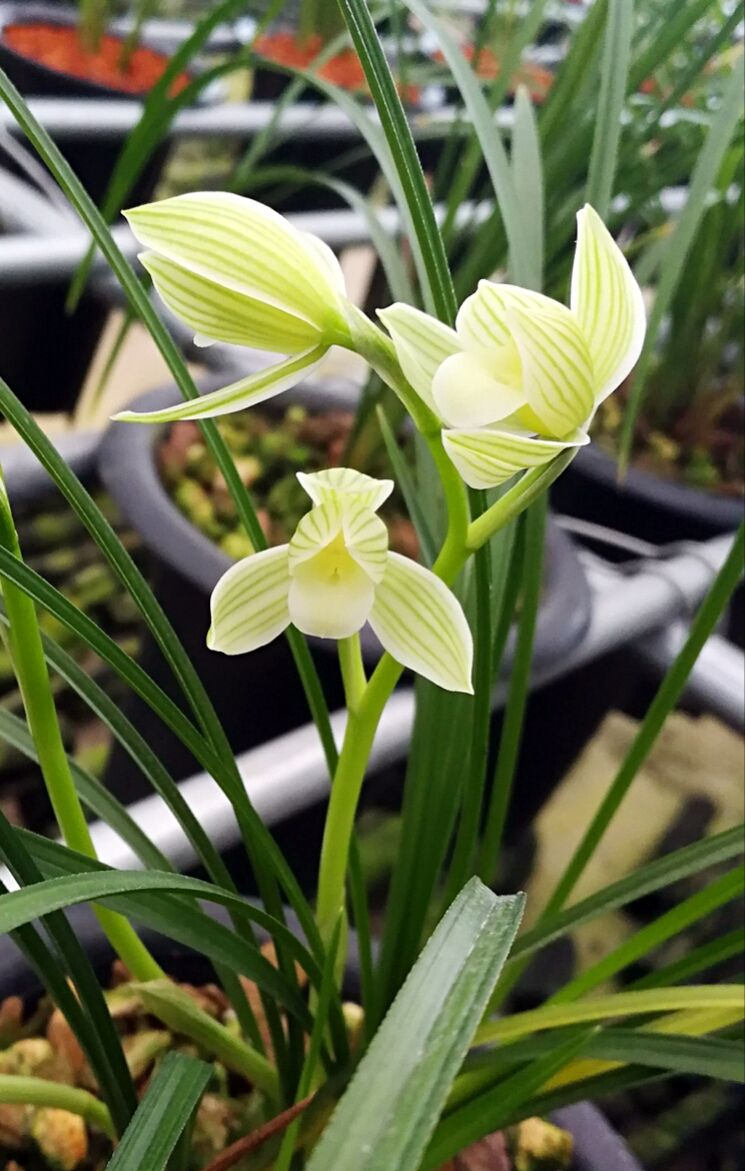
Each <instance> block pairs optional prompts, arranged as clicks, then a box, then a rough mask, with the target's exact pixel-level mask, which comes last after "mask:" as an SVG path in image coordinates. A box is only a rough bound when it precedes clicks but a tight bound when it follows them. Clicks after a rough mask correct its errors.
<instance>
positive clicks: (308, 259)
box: [125, 191, 343, 331]
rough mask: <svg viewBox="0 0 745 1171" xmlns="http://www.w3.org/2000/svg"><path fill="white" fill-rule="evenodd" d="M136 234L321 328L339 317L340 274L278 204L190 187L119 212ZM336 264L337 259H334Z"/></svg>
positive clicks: (200, 271)
mask: <svg viewBox="0 0 745 1171" xmlns="http://www.w3.org/2000/svg"><path fill="white" fill-rule="evenodd" d="M125 215H126V218H127V220H128V222H129V224H130V227H131V228H132V231H133V232H134V234H135V236H136V237H137V239H138V240H139V241H140V242H141V243H142V244H144V245H145V247H146V248H148V249H151V250H152V251H154V252H157V253H159V255H161V256H164V257H165V258H166V259H168V260H172V261H174V262H175V263H176V264H179V265H180V266H182V267H183V268H187V269H188V270H189V271H190V272H191V273H193V274H194V275H196V276H203V277H206V278H207V279H208V280H211V281H213V282H214V283H215V284H217V285H220V286H222V287H223V288H226V289H230V290H232V291H233V292H235V293H240V294H243V295H244V296H248V297H255V298H256V299H257V300H260V301H264V302H265V303H266V304H267V305H272V306H273V307H274V308H275V309H281V310H283V311H284V312H286V313H290V314H292V315H293V316H296V317H300V318H301V319H303V320H304V321H306V322H308V324H310V325H313V326H315V327H316V328H317V329H319V330H320V331H325V330H326V329H327V328H328V327H331V328H338V327H339V326H340V323H341V324H343V318H342V313H341V300H340V288H341V281H340V275H339V273H337V272H336V269H334V272H333V275H332V272H331V267H332V266H331V261H330V260H329V257H328V254H327V253H326V252H325V251H324V252H323V256H322V257H321V256H320V255H319V249H318V248H317V247H316V246H314V245H309V244H308V241H307V238H306V237H305V235H304V233H302V232H299V231H297V230H296V229H295V228H293V227H292V225H291V224H289V223H288V222H287V220H285V219H284V218H283V217H282V216H281V215H278V214H277V212H275V211H272V209H271V208H268V207H265V206H264V205H263V204H261V203H257V202H256V201H255V200H253V199H246V198H244V197H243V196H241V195H234V194H232V193H230V192H227V191H206V192H193V193H189V194H186V195H177V196H174V197H173V198H172V199H163V200H161V201H160V202H158V203H151V204H145V205H143V206H142V207H136V208H133V209H132V210H131V211H128V212H126V213H125ZM336 267H337V268H338V265H337V266H336Z"/></svg>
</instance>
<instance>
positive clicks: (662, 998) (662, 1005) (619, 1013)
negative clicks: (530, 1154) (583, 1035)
mask: <svg viewBox="0 0 745 1171" xmlns="http://www.w3.org/2000/svg"><path fill="white" fill-rule="evenodd" d="M685 1008H693V1009H703V1008H714V1009H733V1010H736V1011H742V1013H743V1014H744V1015H745V1000H744V999H743V989H742V985H740V984H718V985H709V984H690V985H686V986H685V987H683V988H651V989H645V990H643V991H637V992H615V993H612V994H611V995H608V996H595V997H592V998H590V997H588V998H587V999H586V1000H581V1001H578V1002H575V1003H572V1004H550V1005H543V1006H542V1007H541V1008H534V1009H529V1010H528V1011H527V1012H518V1013H513V1014H512V1016H508V1017H502V1018H501V1019H499V1020H492V1021H486V1022H485V1023H484V1024H483V1025H482V1026H481V1028H480V1029H479V1030H478V1032H477V1034H476V1044H478V1045H486V1044H489V1043H491V1042H493V1041H508V1040H511V1039H512V1038H514V1037H524V1036H526V1035H529V1034H531V1033H534V1032H539V1031H540V1030H542V1029H557V1028H563V1027H564V1026H565V1025H577V1024H585V1023H594V1022H596V1021H602V1020H606V1019H615V1018H617V1017H624V1016H639V1015H641V1014H643V1013H645V1014H652V1013H660V1012H672V1011H674V1010H678V1009H685Z"/></svg>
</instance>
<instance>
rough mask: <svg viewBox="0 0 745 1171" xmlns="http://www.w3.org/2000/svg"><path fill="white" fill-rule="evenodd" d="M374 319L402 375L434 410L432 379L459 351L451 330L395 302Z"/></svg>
mask: <svg viewBox="0 0 745 1171" xmlns="http://www.w3.org/2000/svg"><path fill="white" fill-rule="evenodd" d="M378 317H379V318H380V320H381V321H382V322H383V325H384V326H385V327H386V329H387V330H388V333H389V334H390V335H391V339H392V341H393V344H394V346H395V348H396V356H397V358H398V360H399V362H400V364H401V369H402V370H403V372H404V375H405V376H406V378H407V379H408V381H409V382H410V383H411V385H412V386H413V387H414V390H415V391H416V392H417V394H418V395H419V397H420V398H421V399H423V401H424V402H425V403H426V404H427V406H428V407H430V408H431V409H432V410H436V409H437V408H436V406H435V402H434V398H433V395H432V381H433V379H434V376H435V374H436V372H437V370H438V368H439V366H440V365H441V364H442V363H443V362H444V361H445V359H446V358H448V357H450V355H451V354H457V353H459V351H460V350H461V348H462V347H461V344H460V342H459V341H458V335H457V334H456V332H455V330H453V329H450V328H449V327H448V326H447V325H443V324H442V322H440V321H437V320H436V319H435V318H434V317H430V316H429V315H428V314H426V313H422V311H421V310H420V309H413V308H412V307H411V306H410V305H402V304H400V303H398V302H397V303H396V304H395V305H389V307H388V308H387V309H379V310H378Z"/></svg>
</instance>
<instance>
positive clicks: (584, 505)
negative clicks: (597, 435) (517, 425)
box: [553, 444, 743, 545]
mask: <svg viewBox="0 0 745 1171" xmlns="http://www.w3.org/2000/svg"><path fill="white" fill-rule="evenodd" d="M553 502H554V505H555V507H556V508H557V509H558V511H559V512H565V513H567V514H568V515H569V516H576V517H579V518H581V519H582V520H589V521H592V522H594V523H597V524H602V525H605V526H607V527H608V528H611V529H616V530H618V531H620V532H623V533H630V534H631V535H632V536H635V537H640V538H641V539H642V540H645V541H651V542H652V543H653V544H656V545H665V544H668V543H669V542H671V541H705V540H707V539H708V538H709V537H715V536H717V535H718V534H720V533H728V532H732V531H734V530H735V529H736V528H737V526H738V525H739V523H740V521H741V520H742V517H743V503H742V501H739V500H733V499H731V498H728V497H726V496H721V495H718V494H717V493H716V492H705V491H703V490H699V489H696V488H691V487H689V486H688V485H687V484H678V483H675V482H674V481H672V480H664V479H662V477H661V476H655V475H653V474H652V473H651V472H646V471H642V470H641V469H638V468H633V467H632V468H630V469H629V471H628V474H627V475H626V477H625V479H624V481H623V483H619V481H618V464H617V463H616V461H615V460H614V459H612V458H611V457H610V456H609V455H607V454H606V453H605V452H604V451H603V450H602V449H601V448H600V447H598V445H597V444H590V445H589V446H588V447H585V448H583V449H582V451H580V452H579V454H578V455H577V458H576V459H575V460H574V461H573V462H572V464H571V465H570V467H569V468H568V470H567V471H566V472H565V473H564V475H563V476H562V477H561V478H560V479H559V480H558V481H557V482H556V485H555V487H554V489H553Z"/></svg>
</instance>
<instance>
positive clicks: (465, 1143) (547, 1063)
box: [422, 1033, 586, 1171]
mask: <svg viewBox="0 0 745 1171" xmlns="http://www.w3.org/2000/svg"><path fill="white" fill-rule="evenodd" d="M585 1038H586V1034H583V1033H580V1034H579V1035H578V1036H572V1037H571V1038H570V1039H569V1040H568V1041H564V1042H563V1043H560V1044H557V1045H555V1046H554V1047H553V1048H552V1050H551V1051H549V1052H548V1053H547V1054H545V1055H544V1056H543V1057H539V1058H537V1059H536V1060H534V1061H531V1062H529V1063H528V1064H527V1065H524V1066H523V1067H522V1068H521V1069H519V1070H517V1071H516V1072H515V1073H513V1074H512V1075H511V1076H510V1077H508V1078H505V1080H504V1081H501V1082H500V1083H499V1084H498V1085H496V1086H494V1087H492V1088H490V1089H488V1090H486V1091H485V1093H483V1094H481V1095H479V1096H478V1097H477V1098H475V1099H474V1100H473V1101H470V1102H466V1103H465V1104H464V1105H462V1106H460V1107H459V1108H458V1109H456V1110H454V1111H453V1113H452V1114H449V1115H447V1117H446V1118H444V1119H443V1120H442V1122H441V1123H440V1125H439V1126H438V1128H437V1130H436V1132H435V1135H434V1137H433V1139H432V1142H431V1143H430V1145H429V1148H428V1149H427V1154H426V1155H425V1157H424V1160H423V1163H422V1171H435V1168H439V1167H441V1166H442V1164H443V1162H444V1161H445V1160H447V1159H450V1158H452V1157H453V1155H456V1154H458V1153H459V1152H460V1151H462V1150H464V1149H465V1148H467V1147H469V1146H470V1145H471V1143H474V1142H477V1141H478V1140H479V1139H481V1138H484V1137H485V1136H486V1135H488V1134H492V1133H493V1132H494V1131H495V1130H500V1129H501V1128H502V1127H504V1126H506V1125H507V1124H508V1123H510V1122H517V1121H518V1120H519V1119H520V1118H524V1117H525V1110H524V1108H523V1103H524V1102H525V1101H526V1100H529V1099H530V1098H531V1097H532V1096H533V1095H534V1094H536V1093H537V1092H538V1091H539V1090H540V1088H541V1086H543V1085H545V1083H546V1082H547V1081H549V1080H550V1078H551V1077H552V1076H553V1075H554V1074H556V1073H558V1072H559V1070H561V1069H563V1068H564V1067H565V1066H566V1065H568V1064H569V1063H570V1062H571V1061H572V1059H573V1058H574V1057H575V1056H576V1055H577V1054H578V1053H579V1052H580V1051H581V1050H582V1048H583V1046H584V1044H585Z"/></svg>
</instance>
